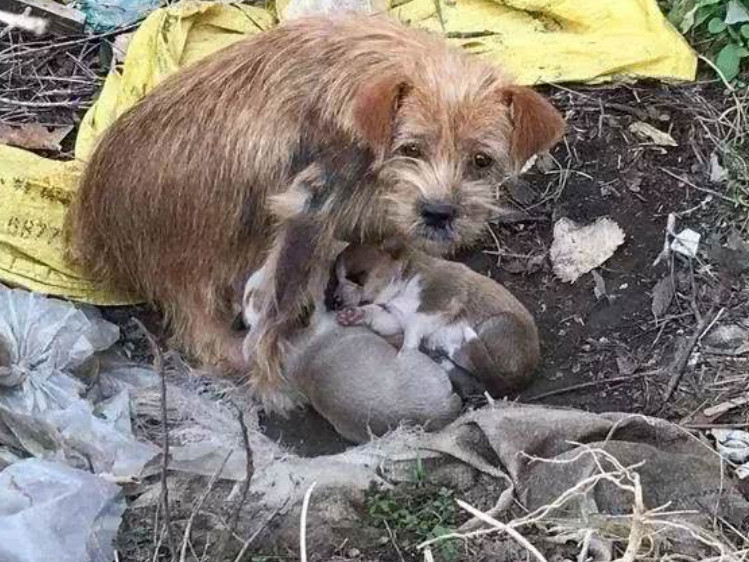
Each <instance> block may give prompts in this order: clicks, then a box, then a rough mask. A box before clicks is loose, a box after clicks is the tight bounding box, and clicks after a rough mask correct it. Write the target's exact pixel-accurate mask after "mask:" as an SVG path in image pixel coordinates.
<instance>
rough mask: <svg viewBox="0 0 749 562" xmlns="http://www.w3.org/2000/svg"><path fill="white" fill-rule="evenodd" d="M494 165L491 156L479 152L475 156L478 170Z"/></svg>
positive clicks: (474, 162)
mask: <svg viewBox="0 0 749 562" xmlns="http://www.w3.org/2000/svg"><path fill="white" fill-rule="evenodd" d="M493 163H494V160H492V158H491V156H488V155H487V154H484V153H483V152H477V153H476V154H474V155H473V165H474V166H476V167H477V168H488V167H489V166H491V165H492V164H493Z"/></svg>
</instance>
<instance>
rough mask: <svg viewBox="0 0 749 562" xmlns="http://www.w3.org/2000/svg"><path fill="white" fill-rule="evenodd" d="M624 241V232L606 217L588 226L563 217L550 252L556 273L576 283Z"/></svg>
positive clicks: (558, 224) (557, 225)
mask: <svg viewBox="0 0 749 562" xmlns="http://www.w3.org/2000/svg"><path fill="white" fill-rule="evenodd" d="M623 243H624V231H623V230H622V229H621V228H620V227H619V225H618V224H616V223H615V222H614V221H612V220H611V219H609V218H607V217H601V218H599V219H598V220H596V221H595V222H594V223H592V224H587V225H579V224H577V223H575V222H574V221H571V220H569V219H567V218H561V219H559V220H558V221H557V222H556V224H555V225H554V241H553V242H552V244H551V249H550V251H549V254H550V258H551V263H552V264H553V266H554V273H555V274H556V275H557V277H559V279H561V280H562V281H566V282H568V283H574V282H575V281H577V279H578V278H579V277H580V276H581V275H583V274H585V273H588V272H589V271H591V270H592V269H595V268H596V267H599V266H601V265H603V264H604V263H605V262H606V260H608V259H609V258H610V257H611V256H612V255H614V252H615V251H616V249H617V248H618V247H619V246H621V245H622V244H623Z"/></svg>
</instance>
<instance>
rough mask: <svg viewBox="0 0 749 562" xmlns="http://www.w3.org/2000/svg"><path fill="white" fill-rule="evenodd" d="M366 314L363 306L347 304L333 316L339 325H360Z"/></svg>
mask: <svg viewBox="0 0 749 562" xmlns="http://www.w3.org/2000/svg"><path fill="white" fill-rule="evenodd" d="M366 316H367V313H366V311H365V310H364V309H363V308H360V307H355V306H348V307H346V308H344V309H343V310H341V311H340V312H338V313H336V315H335V318H336V320H337V321H338V323H339V324H340V325H341V326H361V325H362V324H364V322H365V320H366Z"/></svg>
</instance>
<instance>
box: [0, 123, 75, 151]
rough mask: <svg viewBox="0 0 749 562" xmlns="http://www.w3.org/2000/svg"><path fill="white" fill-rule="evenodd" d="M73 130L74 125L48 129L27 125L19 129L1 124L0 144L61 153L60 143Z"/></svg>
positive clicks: (20, 126)
mask: <svg viewBox="0 0 749 562" xmlns="http://www.w3.org/2000/svg"><path fill="white" fill-rule="evenodd" d="M72 130H73V126H72V125H64V126H62V127H50V128H48V127H45V126H44V125H40V124H39V123H25V124H23V125H19V126H17V127H12V126H10V125H3V124H0V144H7V145H10V146H16V147H18V148H27V149H29V150H51V151H53V152H59V151H60V150H61V149H62V147H61V146H60V143H61V142H62V140H63V139H64V138H65V137H67V136H68V134H69V133H70V131H72Z"/></svg>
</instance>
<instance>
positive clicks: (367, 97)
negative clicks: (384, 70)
mask: <svg viewBox="0 0 749 562" xmlns="http://www.w3.org/2000/svg"><path fill="white" fill-rule="evenodd" d="M409 89H410V87H409V85H408V84H407V83H406V82H405V81H404V80H403V79H401V78H400V77H397V76H389V77H384V78H382V79H381V80H377V81H374V82H372V83H370V84H364V85H363V86H361V88H359V91H358V93H357V95H356V99H355V101H354V125H355V126H356V130H357V132H358V133H359V135H360V136H361V137H362V139H364V141H365V142H366V143H367V144H368V145H369V147H370V148H372V150H374V151H375V153H376V154H377V155H378V156H382V155H383V154H384V153H385V151H386V150H387V149H388V147H389V146H390V142H391V140H392V136H393V124H394V122H395V117H396V114H397V113H398V108H399V107H400V104H401V102H402V101H403V98H404V97H405V96H406V95H407V94H408V90H409Z"/></svg>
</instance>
